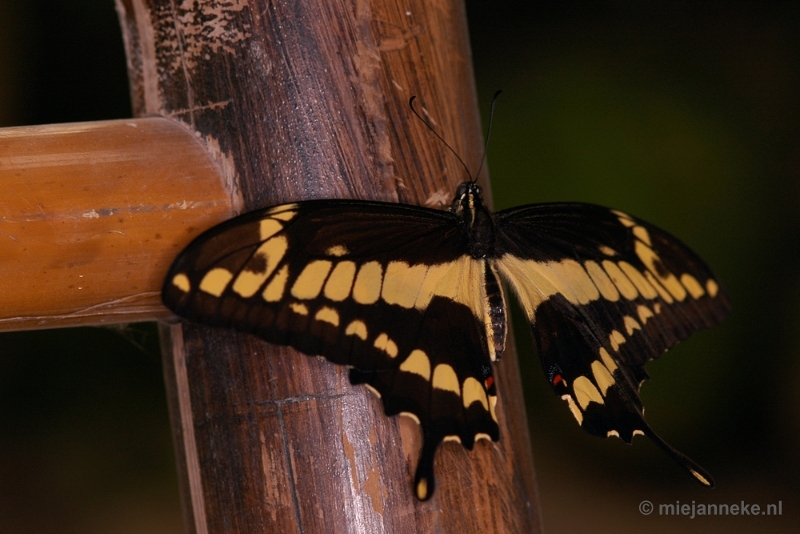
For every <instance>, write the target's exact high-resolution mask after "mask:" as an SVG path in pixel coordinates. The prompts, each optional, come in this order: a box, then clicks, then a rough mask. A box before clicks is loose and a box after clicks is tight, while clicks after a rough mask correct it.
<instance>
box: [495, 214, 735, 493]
mask: <svg viewBox="0 0 800 534" xmlns="http://www.w3.org/2000/svg"><path fill="white" fill-rule="evenodd" d="M496 221H497V227H498V235H497V244H496V254H497V256H498V260H497V261H498V267H499V270H500V272H501V274H502V275H503V277H504V278H506V279H507V280H508V281H509V282H510V284H511V286H512V287H513V288H514V291H515V292H516V294H517V295H518V297H519V300H520V302H521V304H522V306H523V308H524V309H525V313H526V314H527V316H528V320H529V322H530V324H531V328H532V330H533V334H534V338H535V340H536V344H537V346H538V348H539V352H540V358H541V363H542V367H543V370H544V372H545V375H546V376H547V378H548V381H549V383H550V385H551V387H552V388H553V390H554V391H555V392H556V394H557V395H559V396H560V397H561V398H563V399H564V400H566V401H567V403H568V404H569V407H570V410H571V411H572V413H573V415H574V416H575V418H576V419H577V421H578V423H579V424H580V425H581V426H582V427H583V428H584V429H585V430H586V431H588V432H589V433H591V434H594V435H597V436H602V437H606V436H618V437H619V438H621V439H622V440H623V441H625V442H627V443H630V442H631V439H632V438H633V436H634V435H635V434H644V435H647V436H648V437H649V438H651V439H652V440H653V441H654V442H656V443H657V444H658V445H659V446H660V447H661V448H663V449H664V450H665V451H666V452H667V453H668V454H669V455H670V456H672V457H673V458H674V459H676V460H677V461H678V463H679V464H681V465H682V466H683V467H684V468H685V469H687V470H688V471H689V472H690V473H691V474H692V475H693V476H695V477H696V478H697V480H699V481H700V482H701V483H703V484H705V485H708V486H713V481H712V479H711V477H710V475H708V473H707V472H706V471H705V470H703V469H702V468H701V467H700V466H698V465H697V464H695V463H694V462H692V461H691V460H690V459H688V458H686V457H685V456H684V455H682V454H680V453H679V452H677V451H676V450H675V449H673V448H672V447H670V446H669V445H668V444H666V443H665V442H664V441H663V440H662V439H661V438H659V437H658V436H657V435H656V434H655V433H654V432H653V431H652V430H651V429H650V427H649V426H648V425H647V424H646V423H645V421H644V416H643V408H642V403H641V401H640V399H639V387H640V386H641V384H642V382H643V381H644V380H645V379H647V378H648V376H647V372H646V371H645V369H644V364H645V363H646V362H647V361H649V360H651V359H653V358H656V357H658V356H660V355H661V354H663V353H664V352H665V351H667V350H668V349H669V348H671V347H673V346H674V345H675V344H677V343H678V342H679V341H681V340H683V339H686V338H687V337H689V336H690V335H691V334H692V333H694V332H696V331H698V330H700V329H703V328H709V327H712V326H716V325H718V324H719V323H721V322H722V320H723V319H724V318H725V317H726V316H727V314H728V312H729V310H730V304H729V302H728V298H727V296H726V294H725V293H724V291H723V290H722V289H721V288H720V286H719V284H718V283H717V282H716V280H715V278H714V276H713V275H712V273H711V271H710V270H709V268H708V267H707V266H706V265H705V263H704V262H703V261H702V260H701V259H700V258H699V257H698V256H697V255H696V254H695V253H694V252H692V251H691V250H690V249H689V248H688V247H687V246H685V245H684V244H683V243H681V242H680V241H679V240H678V239H677V238H675V237H673V236H671V235H669V234H668V233H666V232H664V231H663V230H661V229H659V228H657V227H655V226H653V225H650V224H648V223H646V222H644V221H641V220H639V219H636V218H634V217H631V216H629V215H627V214H625V213H622V212H620V211H616V210H609V209H607V208H603V207H600V206H594V205H589V204H574V203H570V204H539V205H532V206H523V207H520V208H513V209H510V210H505V211H502V212H499V213H498V214H497V217H496Z"/></svg>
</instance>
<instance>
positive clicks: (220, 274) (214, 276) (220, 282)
mask: <svg viewBox="0 0 800 534" xmlns="http://www.w3.org/2000/svg"><path fill="white" fill-rule="evenodd" d="M231 278H233V273H231V272H230V271H229V270H228V269H223V268H222V267H217V268H215V269H211V270H210V271H208V272H207V273H206V275H205V276H204V277H203V279H202V280H201V281H200V291H203V292H205V293H208V294H209V295H214V296H215V297H219V296H220V295H222V292H223V291H225V288H226V287H228V283H229V282H230V281H231Z"/></svg>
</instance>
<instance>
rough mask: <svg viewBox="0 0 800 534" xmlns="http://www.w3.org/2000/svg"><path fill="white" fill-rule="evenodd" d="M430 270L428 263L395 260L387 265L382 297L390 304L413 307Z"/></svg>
mask: <svg viewBox="0 0 800 534" xmlns="http://www.w3.org/2000/svg"><path fill="white" fill-rule="evenodd" d="M427 272H428V266H427V265H414V266H413V267H409V265H408V264H407V263H405V262H402V261H393V262H390V263H389V265H387V266H386V273H385V274H384V275H383V289H382V290H381V297H382V298H383V300H384V301H386V302H387V303H388V304H397V305H399V306H402V307H403V308H413V307H414V303H415V302H416V300H417V297H418V295H419V292H420V286H421V285H422V282H423V281H424V280H425V275H426V274H427Z"/></svg>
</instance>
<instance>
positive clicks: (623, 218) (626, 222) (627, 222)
mask: <svg viewBox="0 0 800 534" xmlns="http://www.w3.org/2000/svg"><path fill="white" fill-rule="evenodd" d="M611 213H613V214H614V215H616V216H617V218H618V219H619V222H620V223H622V225H623V226H627V227H628V228H630V227H631V226H635V225H636V223H635V222H633V217H631V216H630V215H628V214H627V213H624V212H622V211H619V210H611Z"/></svg>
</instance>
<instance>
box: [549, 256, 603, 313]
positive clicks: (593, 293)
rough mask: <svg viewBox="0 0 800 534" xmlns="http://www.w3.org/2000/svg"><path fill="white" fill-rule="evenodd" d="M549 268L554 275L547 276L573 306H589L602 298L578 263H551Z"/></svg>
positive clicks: (566, 261)
mask: <svg viewBox="0 0 800 534" xmlns="http://www.w3.org/2000/svg"><path fill="white" fill-rule="evenodd" d="M547 267H548V268H549V269H550V270H551V271H552V273H553V274H552V275H551V276H548V275H545V276H548V278H549V279H550V281H551V282H553V285H555V286H556V288H558V290H559V292H560V293H561V294H563V295H564V296H565V297H566V298H567V300H569V301H570V302H572V303H573V304H588V303H589V302H592V301H593V300H597V299H598V298H599V297H600V292H599V291H598V289H597V286H596V285H595V284H594V283H593V282H592V279H591V278H590V277H589V275H588V274H586V271H585V270H584V269H583V266H581V264H580V263H578V262H577V261H575V260H564V261H560V262H549V263H547Z"/></svg>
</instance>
